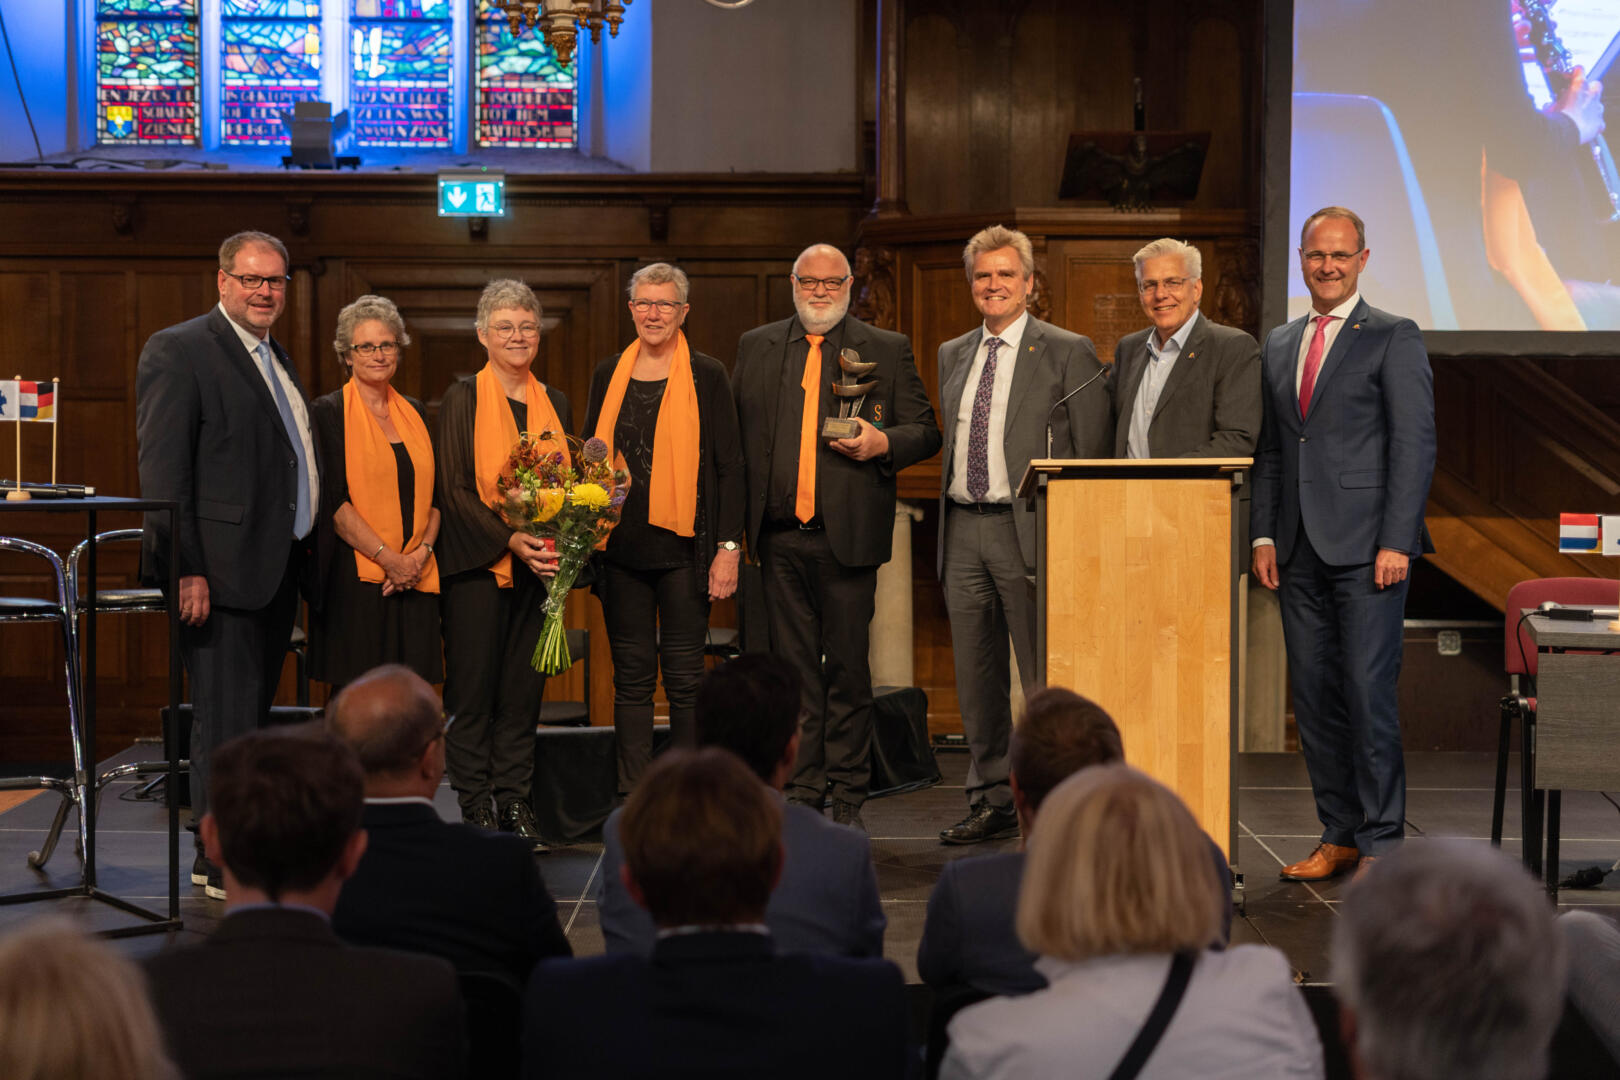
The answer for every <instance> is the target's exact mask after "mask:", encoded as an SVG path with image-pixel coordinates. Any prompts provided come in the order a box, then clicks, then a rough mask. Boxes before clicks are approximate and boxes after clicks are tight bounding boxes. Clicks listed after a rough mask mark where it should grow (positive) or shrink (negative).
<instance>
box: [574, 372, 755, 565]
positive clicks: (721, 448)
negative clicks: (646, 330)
mask: <svg viewBox="0 0 1620 1080" xmlns="http://www.w3.org/2000/svg"><path fill="white" fill-rule="evenodd" d="M618 364H619V358H618V357H617V356H610V357H608V358H607V359H606V360H603V361H602V362H601V363H600V364H597V365H596V370H595V371H594V372H592V373H591V396H590V398H589V400H588V401H587V402H586V404H585V424H584V426H583V427H581V428H580V435H581V437H582V438H586V439H588V438H590V437H591V436H592V435H595V434H596V422H597V420H598V419H600V417H601V415H602V399H603V398H604V397H606V396H607V388H608V383H610V382H612V381H613V372H614V370H615V369H616V368H617V367H618ZM692 387H693V389H694V390H695V391H696V392H697V402H698V427H699V442H698V488H697V499H698V502H697V505H698V513H697V516H696V518H695V519H694V521H693V522H692V534H693V535H692V554H693V556H694V558H695V559H696V560H697V564H696V569H697V571H698V581H699V582H701V583H702V588H703V589H704V595H705V596H706V595H708V580H709V579H708V573H709V563H711V562H712V561H714V552H715V547H716V545H718V544H719V543H721V542H722V541H724V540H736V541H739V542H740V541H741V540H742V538H743V505H744V499H745V495H746V492H745V490H744V487H743V456H742V444H741V443H740V442H739V441H738V437H737V408H736V405H735V404H733V402H732V400H731V383H730V381H729V380H727V378H726V369H725V367H724V366H722V365H721V363H720V361H718V360H716V359H715V358H714V357H712V356H707V355H705V354H703V353H700V352H694V353H693V354H692Z"/></svg>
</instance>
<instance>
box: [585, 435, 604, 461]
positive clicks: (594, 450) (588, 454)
mask: <svg viewBox="0 0 1620 1080" xmlns="http://www.w3.org/2000/svg"><path fill="white" fill-rule="evenodd" d="M579 456H580V457H582V458H584V459H585V460H586V461H588V462H590V463H591V464H592V465H596V464H600V463H601V462H604V461H606V460H607V456H608V444H607V443H606V442H604V441H602V440H601V439H598V438H597V437H596V436H594V435H593V436H591V437H590V438H589V439H586V440H585V445H584V446H582V447H581V448H580V454H579Z"/></svg>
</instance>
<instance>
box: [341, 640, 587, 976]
mask: <svg viewBox="0 0 1620 1080" xmlns="http://www.w3.org/2000/svg"><path fill="white" fill-rule="evenodd" d="M326 723H327V727H328V728H329V729H330V730H331V731H332V733H333V734H335V735H337V737H338V738H340V739H342V740H343V741H344V742H346V743H348V744H349V746H350V747H351V748H353V750H354V752H355V754H356V756H357V757H359V759H360V766H361V768H362V769H364V770H365V774H366V805H365V809H364V810H363V811H362V812H361V816H360V824H361V825H362V826H363V827H364V828H365V830H366V834H367V837H368V842H367V844H366V853H365V855H364V856H362V857H361V859H360V866H359V868H358V869H356V870H355V872H354V876H353V877H351V878H350V879H349V880H348V881H346V882H344V884H343V892H342V893H341V894H340V895H339V896H338V904H337V910H336V911H334V912H333V913H332V928H333V929H334V930H336V931H337V933H338V936H339V937H341V938H343V939H344V940H345V941H348V942H352V943H353V944H356V945H386V946H388V947H390V948H395V949H408V950H411V951H413V952H425V953H432V954H434V955H435V956H442V957H444V958H445V959H446V960H448V961H450V962H451V963H452V964H454V965H455V966H456V970H457V971H460V972H485V973H491V974H498V975H500V976H502V977H504V978H506V979H508V980H509V981H510V982H511V984H512V985H513V986H514V987H516V988H518V989H521V988H522V986H523V984H524V983H525V982H527V981H528V979H529V971H530V969H531V968H533V967H534V965H535V962H536V961H538V960H539V959H540V958H541V957H543V956H568V955H571V953H572V950H571V949H570V948H569V946H568V939H567V938H566V937H564V936H563V932H562V927H561V926H559V925H558V924H557V905H556V902H555V901H554V900H552V898H551V894H550V893H549V892H547V891H546V886H545V884H544V883H543V882H542V881H541V880H540V872H539V871H538V870H537V869H536V868H535V862H534V855H533V845H532V844H530V843H528V842H527V841H523V840H519V839H518V838H517V837H515V836H509V835H506V834H505V833H493V832H487V831H485V830H483V829H477V828H474V827H472V826H471V825H462V824H459V823H458V824H451V823H449V822H446V821H444V820H442V819H441V818H440V817H439V814H438V811H436V810H435V809H434V808H433V796H434V794H435V793H436V792H437V791H438V790H439V782H440V781H441V780H442V779H443V778H444V709H443V707H442V705H441V704H440V702H439V698H438V696H437V695H436V694H434V692H433V687H431V686H429V685H428V684H427V683H426V682H425V681H424V680H423V679H422V677H421V676H419V675H417V674H416V673H415V672H413V671H411V670H410V669H409V668H406V667H401V666H399V665H394V664H390V665H386V666H384V667H379V668H375V669H373V670H371V671H369V672H367V673H366V674H364V675H362V676H361V677H360V678H358V679H356V680H355V681H354V682H352V683H350V684H349V685H348V686H347V687H345V688H344V690H343V691H342V692H341V693H340V694H338V696H337V697H336V698H335V699H333V701H332V704H331V705H330V706H328V707H327V710H326Z"/></svg>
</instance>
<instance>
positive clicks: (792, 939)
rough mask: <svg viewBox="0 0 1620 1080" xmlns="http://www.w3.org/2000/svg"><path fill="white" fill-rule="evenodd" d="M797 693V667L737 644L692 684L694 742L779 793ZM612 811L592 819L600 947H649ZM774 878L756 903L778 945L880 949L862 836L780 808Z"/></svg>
mask: <svg viewBox="0 0 1620 1080" xmlns="http://www.w3.org/2000/svg"><path fill="white" fill-rule="evenodd" d="M802 697H803V694H802V691H801V688H800V685H799V675H798V672H796V671H794V670H793V667H792V666H791V665H790V664H788V662H787V661H785V660H783V659H781V658H780V657H776V656H772V655H771V654H770V653H745V654H744V655H742V656H739V657H737V658H736V659H735V660H730V661H728V662H727V663H725V664H722V665H721V666H720V667H718V668H715V669H714V670H713V671H711V672H709V674H708V675H706V676H705V677H704V679H703V683H702V685H701V686H699V687H698V695H697V704H696V718H695V730H696V732H697V745H699V746H717V747H719V748H720V749H722V750H729V751H731V752H732V753H733V754H736V755H737V756H738V757H740V758H742V760H743V764H745V765H747V766H748V767H749V768H750V769H752V770H754V773H755V775H756V776H758V777H759V779H760V780H761V781H763V782H764V783H765V784H766V785H767V786H768V787H769V788H770V791H771V795H772V797H773V799H774V800H775V801H777V802H779V803H780V802H781V801H782V789H783V787H784V786H785V785H786V784H787V778H788V774H789V773H791V772H792V771H793V764H794V762H795V760H797V758H798V750H799V713H800V710H801V705H800V702H801V700H802ZM622 814H623V811H622V810H615V811H613V814H612V816H611V817H609V818H608V820H607V824H606V825H604V826H603V827H602V895H601V904H600V907H599V908H598V911H599V913H600V915H601V920H602V937H603V938H604V939H605V940H606V943H607V951H608V952H610V953H613V952H630V953H635V954H636V955H638V956H650V955H652V952H653V945H654V942H655V941H656V939H657V934H658V930H657V927H655V926H654V925H653V921H652V917H651V916H650V915H648V914H647V911H646V909H645V908H643V907H642V906H641V905H639V904H637V903H636V902H635V901H634V900H632V899H631V898H630V893H629V890H628V889H627V888H626V887H625V884H624V881H623V879H622V878H621V877H620V874H619V869H620V867H621V866H623V865H624V846H623V844H621V843H620V840H619V818H620V817H621V816H622ZM782 848H783V856H782V878H781V880H780V881H779V882H777V885H776V888H775V889H774V890H772V892H771V902H770V904H769V905H768V906H767V907H766V908H765V925H766V926H768V927H770V930H771V936H772V937H773V938H774V939H775V940H776V947H777V949H778V950H779V951H781V952H785V953H790V952H806V953H827V954H830V955H833V956H882V955H883V929H884V927H885V926H886V925H887V923H888V920H887V919H885V918H884V915H883V906H882V904H881V903H880V902H879V901H878V891H877V875H876V874H875V873H874V872H873V869H872V852H871V842H870V841H869V840H867V838H866V837H865V836H864V835H862V834H861V833H860V832H858V831H856V830H854V829H851V828H848V827H846V826H843V825H838V824H835V823H834V822H831V821H828V820H827V819H826V818H825V817H823V816H822V815H821V814H819V813H817V812H816V811H814V810H811V809H810V808H809V807H807V806H799V805H797V804H792V803H789V804H787V805H785V806H783V808H782Z"/></svg>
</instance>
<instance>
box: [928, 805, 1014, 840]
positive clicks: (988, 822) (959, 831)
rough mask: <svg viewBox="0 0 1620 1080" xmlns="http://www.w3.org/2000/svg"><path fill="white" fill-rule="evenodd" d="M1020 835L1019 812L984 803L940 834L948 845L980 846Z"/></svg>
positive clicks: (1008, 807)
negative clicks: (985, 842)
mask: <svg viewBox="0 0 1620 1080" xmlns="http://www.w3.org/2000/svg"><path fill="white" fill-rule="evenodd" d="M1017 835H1018V812H1017V811H1016V810H1014V809H1013V808H1012V807H1010V806H1005V807H998V806H991V805H990V804H989V803H987V802H982V803H980V804H979V805H978V806H975V807H974V808H973V809H972V810H971V811H970V812H969V813H968V816H967V817H965V818H963V819H962V820H961V821H958V822H957V823H956V824H955V825H952V826H951V827H950V828H948V829H946V830H944V831H943V832H941V833H940V834H939V839H940V841H941V842H942V843H946V844H980V843H983V842H984V841H986V840H1000V839H1002V838H1003V837H1008V836H1017Z"/></svg>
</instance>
